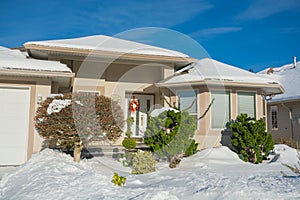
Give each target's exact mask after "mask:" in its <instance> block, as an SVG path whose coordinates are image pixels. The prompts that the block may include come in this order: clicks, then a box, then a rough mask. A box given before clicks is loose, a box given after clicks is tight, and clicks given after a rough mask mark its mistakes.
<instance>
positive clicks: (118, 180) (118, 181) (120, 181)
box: [111, 173, 126, 186]
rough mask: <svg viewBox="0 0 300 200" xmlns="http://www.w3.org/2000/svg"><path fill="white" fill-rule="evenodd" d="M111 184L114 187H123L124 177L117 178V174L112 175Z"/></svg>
mask: <svg viewBox="0 0 300 200" xmlns="http://www.w3.org/2000/svg"><path fill="white" fill-rule="evenodd" d="M111 182H112V183H113V184H114V185H115V186H116V185H117V186H123V185H124V184H125V182H126V178H125V177H124V176H119V175H118V173H114V175H113V177H112V180H111Z"/></svg>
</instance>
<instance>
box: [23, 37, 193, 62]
mask: <svg viewBox="0 0 300 200" xmlns="http://www.w3.org/2000/svg"><path fill="white" fill-rule="evenodd" d="M28 45H41V46H49V47H62V48H72V49H83V50H100V51H108V52H118V53H132V54H144V55H158V56H171V57H189V56H188V55H185V54H183V53H180V52H178V51H173V50H169V49H164V48H160V47H156V46H151V45H147V44H142V43H138V42H133V41H128V40H123V39H119V38H115V37H110V36H105V35H94V36H87V37H80V38H71V39H60V40H46V41H32V42H26V43H25V44H24V46H25V47H26V46H28Z"/></svg>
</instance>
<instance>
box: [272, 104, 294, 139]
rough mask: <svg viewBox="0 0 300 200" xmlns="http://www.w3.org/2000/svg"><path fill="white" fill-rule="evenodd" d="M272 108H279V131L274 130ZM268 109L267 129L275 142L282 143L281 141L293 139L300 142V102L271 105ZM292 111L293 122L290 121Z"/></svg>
mask: <svg viewBox="0 0 300 200" xmlns="http://www.w3.org/2000/svg"><path fill="white" fill-rule="evenodd" d="M271 106H277V108H278V129H272V125H271V123H272V122H271ZM267 108H268V113H267V115H268V126H267V127H268V131H269V132H270V133H272V135H273V137H274V139H275V141H276V142H280V139H283V138H292V137H293V140H294V141H298V142H300V101H299V100H298V101H291V102H279V103H269V104H268V106H267ZM290 111H291V117H292V120H291V119H290ZM291 130H293V132H292V131H291ZM292 134H293V135H292Z"/></svg>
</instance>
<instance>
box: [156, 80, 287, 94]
mask: <svg viewBox="0 0 300 200" xmlns="http://www.w3.org/2000/svg"><path fill="white" fill-rule="evenodd" d="M155 85H156V87H168V88H176V87H186V86H187V85H190V86H196V85H200V86H201V85H209V86H222V87H225V86H227V87H228V86H232V87H248V88H260V89H262V90H263V91H264V93H265V95H276V94H282V93H284V89H283V87H282V86H281V85H280V84H278V83H250V82H232V81H213V80H201V81H190V82H178V83H165V82H160V83H156V84H155ZM268 89H273V90H274V89H275V90H276V89H277V91H276V92H268Z"/></svg>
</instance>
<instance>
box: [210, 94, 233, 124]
mask: <svg viewBox="0 0 300 200" xmlns="http://www.w3.org/2000/svg"><path fill="white" fill-rule="evenodd" d="M211 99H215V100H214V103H213V104H212V106H211V128H216V129H217V128H218V129H222V128H225V127H226V124H227V123H228V122H229V121H230V120H231V113H230V92H229V91H212V92H211Z"/></svg>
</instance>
